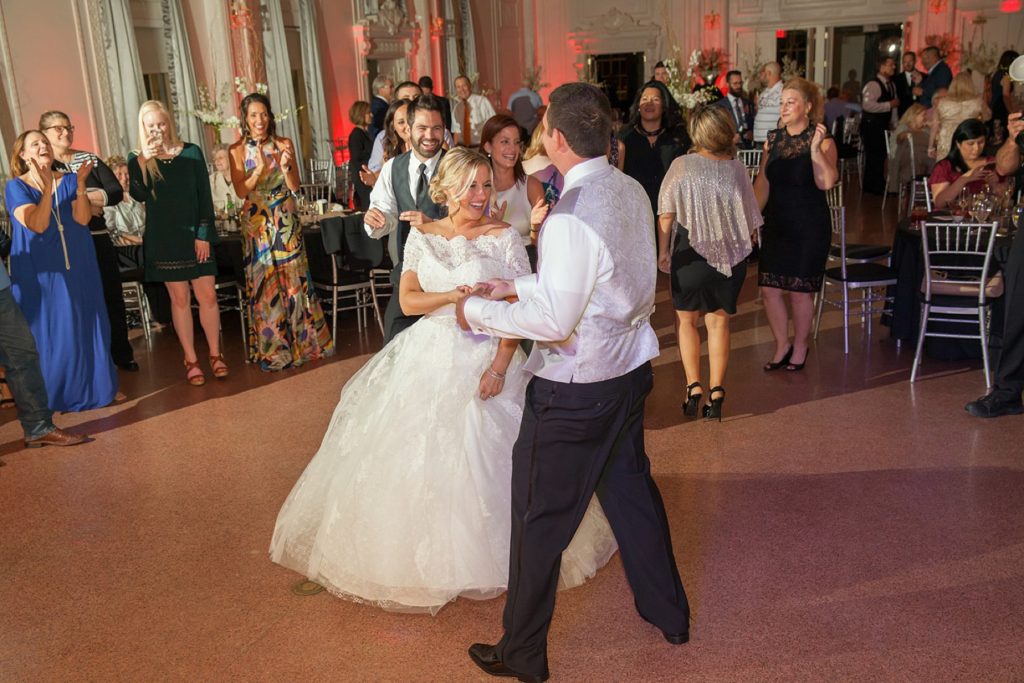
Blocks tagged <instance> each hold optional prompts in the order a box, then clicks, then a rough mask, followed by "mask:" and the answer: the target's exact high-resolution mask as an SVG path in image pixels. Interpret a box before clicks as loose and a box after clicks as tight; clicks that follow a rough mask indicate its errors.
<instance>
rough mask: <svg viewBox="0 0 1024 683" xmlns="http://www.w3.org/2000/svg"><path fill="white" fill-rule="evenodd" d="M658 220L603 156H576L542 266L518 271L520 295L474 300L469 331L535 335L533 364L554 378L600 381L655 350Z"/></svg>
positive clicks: (552, 218) (547, 227)
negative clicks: (532, 271) (653, 314)
mask: <svg viewBox="0 0 1024 683" xmlns="http://www.w3.org/2000/svg"><path fill="white" fill-rule="evenodd" d="M567 209H568V210H569V211H567ZM653 228H654V215H653V214H652V213H651V202H650V200H649V199H648V198H647V193H646V192H645V191H644V189H643V187H642V186H641V185H640V184H639V183H638V182H636V181H635V180H633V179H632V178H630V177H629V176H627V175H625V174H624V173H622V172H620V171H619V170H618V169H616V168H615V167H614V166H610V165H609V164H608V161H607V159H605V158H604V157H598V158H595V159H589V160H587V161H585V162H583V163H580V164H578V165H577V166H575V167H573V168H572V169H570V171H569V172H568V173H567V174H566V176H565V185H564V187H563V188H562V196H561V199H560V200H559V203H558V204H556V205H555V208H554V209H553V211H552V213H551V214H550V215H549V216H548V218H547V220H546V222H545V223H544V229H543V230H542V231H541V233H540V244H539V246H538V250H539V253H540V265H539V267H538V271H539V272H538V273H537V274H531V275H524V276H522V277H519V278H516V280H515V288H516V294H517V296H518V297H519V301H518V302H517V303H514V304H509V303H506V302H504V301H489V300H486V299H483V298H480V297H471V298H470V299H469V300H467V302H466V306H465V314H466V319H467V321H469V324H470V327H471V329H473V330H474V331H475V332H477V333H478V334H489V335H491V336H497V337H505V338H526V339H534V340H537V342H538V343H537V344H535V345H534V347H533V352H532V353H531V354H530V358H529V359H528V360H527V362H526V366H525V367H526V370H527V371H529V372H531V373H533V374H534V375H536V376H537V377H543V378H545V379H549V380H553V381H556V382H576V383H590V382H600V381H603V380H606V379H612V378H615V377H620V376H622V375H625V374H626V373H628V372H630V371H631V370H634V369H636V368H637V367H639V366H640V365H642V364H643V363H645V362H647V361H649V360H650V359H652V358H656V357H657V356H658V353H659V349H658V338H657V335H655V333H654V330H653V329H652V328H651V324H650V315H651V312H652V311H653V310H654V288H655V281H656V277H657V262H656V256H655V246H654V229H653Z"/></svg>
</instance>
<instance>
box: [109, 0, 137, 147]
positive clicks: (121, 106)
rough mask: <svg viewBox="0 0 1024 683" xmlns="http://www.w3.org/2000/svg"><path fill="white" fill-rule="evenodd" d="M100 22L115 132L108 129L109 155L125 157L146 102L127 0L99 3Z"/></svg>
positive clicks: (131, 145) (135, 144)
mask: <svg viewBox="0 0 1024 683" xmlns="http://www.w3.org/2000/svg"><path fill="white" fill-rule="evenodd" d="M100 10H101V17H102V23H103V29H104V31H103V51H104V53H105V56H106V66H107V77H108V79H109V81H110V90H111V93H110V94H111V101H112V103H113V107H112V111H111V112H110V115H109V116H108V121H110V120H111V119H112V121H113V123H114V124H115V126H116V129H115V130H109V129H108V130H107V139H108V140H109V141H110V143H111V145H112V147H113V149H112V150H110V151H111V152H117V153H119V154H126V153H127V152H128V150H130V149H134V148H136V147H138V144H139V142H138V140H137V139H136V138H137V137H138V116H139V107H140V106H141V105H142V102H143V101H144V100H145V99H146V89H145V87H144V86H143V84H142V62H141V61H140V60H139V46H138V44H137V43H136V40H135V24H134V22H133V21H132V12H131V8H129V6H128V0H105V2H103V3H101V4H100Z"/></svg>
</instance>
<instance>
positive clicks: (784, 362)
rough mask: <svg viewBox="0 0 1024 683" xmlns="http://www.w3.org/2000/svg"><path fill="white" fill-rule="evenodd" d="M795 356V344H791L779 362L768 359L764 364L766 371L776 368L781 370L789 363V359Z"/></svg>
mask: <svg viewBox="0 0 1024 683" xmlns="http://www.w3.org/2000/svg"><path fill="white" fill-rule="evenodd" d="M792 357H793V345H792V344H790V345H789V350H788V351H786V355H785V356H783V357H782V360H780V361H779V362H778V363H776V362H775V361H768V362H767V363H765V364H764V371H765V372H772V371H774V370H781V369H782V368H783V367H784V366H786V365H789V359H790V358H792Z"/></svg>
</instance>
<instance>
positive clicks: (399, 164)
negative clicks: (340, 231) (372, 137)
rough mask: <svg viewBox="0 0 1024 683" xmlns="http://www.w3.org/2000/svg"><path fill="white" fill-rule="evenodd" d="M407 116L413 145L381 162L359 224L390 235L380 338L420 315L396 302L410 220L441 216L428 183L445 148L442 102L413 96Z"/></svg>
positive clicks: (377, 235) (376, 233)
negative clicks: (389, 268)
mask: <svg viewBox="0 0 1024 683" xmlns="http://www.w3.org/2000/svg"><path fill="white" fill-rule="evenodd" d="M409 122H410V123H409V125H410V133H411V136H412V149H410V150H409V151H408V152H405V153H404V154H399V155H398V156H397V157H395V158H393V159H388V160H387V161H386V162H385V163H384V167H383V168H382V169H381V172H380V176H379V177H378V178H377V182H376V183H375V184H374V186H373V191H372V192H371V193H370V209H369V210H368V211H367V212H366V216H365V217H364V218H363V227H364V228H365V229H366V232H367V234H368V235H369V236H370V237H372V238H374V239H380V238H382V237H384V236H385V235H391V238H390V240H389V242H388V249H389V251H390V254H391V262H392V263H394V264H395V267H394V268H393V269H392V271H391V285H392V290H391V291H392V295H391V298H390V299H389V300H388V308H387V311H385V313H384V343H385V344H386V343H387V342H389V341H391V339H392V338H394V336H395V335H396V334H398V333H399V332H401V331H402V330H404V329H406V328H407V327H409V326H411V325H412V324H413V323H415V322H416V320H418V319H419V316H407V315H403V314H402V309H401V307H400V306H399V302H398V282H399V280H400V279H401V277H402V257H403V255H404V253H405V242H406V240H407V239H408V238H409V229H410V226H417V227H418V226H420V225H422V224H423V223H425V222H428V221H430V220H434V219H437V218H441V217H442V215H443V209H444V207H442V206H439V205H437V204H435V203H434V202H433V200H431V199H430V192H429V189H428V186H429V184H430V179H431V178H433V177H434V174H435V173H436V172H437V166H438V162H439V161H440V160H441V157H442V156H443V154H444V152H443V150H442V147H441V141H442V139H443V133H444V121H443V119H442V116H441V103H440V102H438V101H437V98H435V97H433V96H431V95H424V96H422V97H420V98H418V99H416V100H414V101H413V103H412V104H410V105H409Z"/></svg>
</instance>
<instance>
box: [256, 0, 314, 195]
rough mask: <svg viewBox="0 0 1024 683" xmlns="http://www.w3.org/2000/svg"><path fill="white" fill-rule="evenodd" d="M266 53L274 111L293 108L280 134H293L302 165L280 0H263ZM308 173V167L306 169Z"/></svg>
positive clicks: (289, 136) (268, 83) (283, 122)
mask: <svg viewBox="0 0 1024 683" xmlns="http://www.w3.org/2000/svg"><path fill="white" fill-rule="evenodd" d="M263 18H264V23H263V57H264V61H265V62H266V65H267V85H268V86H269V87H270V104H271V106H272V107H273V109H274V113H275V114H280V113H281V112H284V111H288V112H290V114H289V116H288V118H286V119H285V120H284V121H278V122H277V134H278V135H282V136H284V137H286V138H291V140H292V143H293V144H294V145H295V161H296V163H298V164H299V168H303V167H302V164H303V161H302V158H301V152H302V143H301V139H300V138H299V116H298V114H296V113H295V108H296V104H295V91H294V90H293V89H292V67H291V60H289V58H288V40H287V38H286V37H285V33H284V16H283V15H282V12H281V3H280V2H279V1H274V0H270V1H268V0H263ZM303 175H305V169H303Z"/></svg>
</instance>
